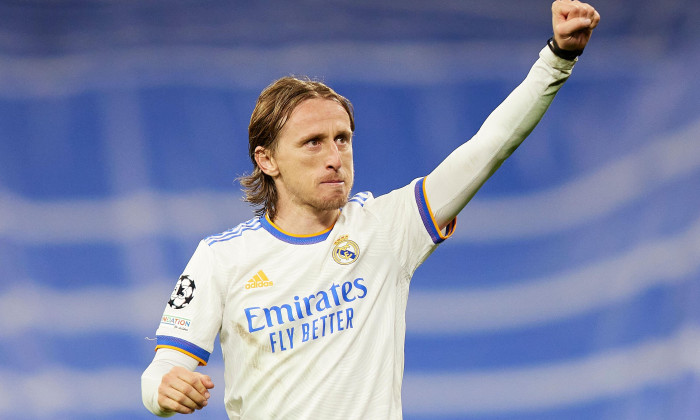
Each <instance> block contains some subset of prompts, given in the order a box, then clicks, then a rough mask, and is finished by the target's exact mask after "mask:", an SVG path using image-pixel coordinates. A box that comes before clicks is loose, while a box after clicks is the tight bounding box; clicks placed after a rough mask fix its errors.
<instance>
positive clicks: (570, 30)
mask: <svg viewBox="0 0 700 420" xmlns="http://www.w3.org/2000/svg"><path fill="white" fill-rule="evenodd" d="M591 23H592V21H591V19H589V18H587V17H578V18H573V19H569V20H567V21H566V22H561V23H559V25H558V26H557V28H556V30H557V32H558V33H559V34H560V35H561V36H563V37H568V36H570V35H572V34H574V33H576V32H578V31H582V30H585V29H589V28H590V26H591Z"/></svg>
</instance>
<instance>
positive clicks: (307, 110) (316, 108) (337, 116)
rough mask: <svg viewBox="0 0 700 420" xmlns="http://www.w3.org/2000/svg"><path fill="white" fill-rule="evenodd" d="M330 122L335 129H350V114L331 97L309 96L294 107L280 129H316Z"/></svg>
mask: <svg viewBox="0 0 700 420" xmlns="http://www.w3.org/2000/svg"><path fill="white" fill-rule="evenodd" d="M329 124H332V125H333V126H334V127H335V128H337V129H343V130H348V131H349V130H350V116H349V115H348V113H347V111H346V110H345V108H343V106H342V105H341V104H340V103H338V101H335V100H333V99H324V98H311V99H306V100H304V101H302V102H301V103H299V105H297V106H296V108H294V110H293V111H292V113H291V115H290V116H289V119H288V120H287V122H286V123H285V124H284V127H283V128H282V131H283V132H284V131H289V130H292V129H293V130H295V131H297V130H304V131H306V130H317V129H319V128H323V127H327V126H328V125H329Z"/></svg>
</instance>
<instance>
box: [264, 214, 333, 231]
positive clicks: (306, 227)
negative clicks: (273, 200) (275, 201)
mask: <svg viewBox="0 0 700 420" xmlns="http://www.w3.org/2000/svg"><path fill="white" fill-rule="evenodd" d="M339 216H340V209H334V210H323V211H318V210H316V211H304V210H303V209H299V208H295V209H289V210H287V211H285V210H283V209H277V214H276V215H275V218H274V219H273V220H272V223H274V224H275V225H276V226H277V227H279V228H280V229H282V230H283V231H285V232H287V233H289V234H292V235H314V234H316V233H319V232H323V231H324V230H326V229H328V228H330V227H331V226H333V225H334V224H335V222H336V220H338V217H339Z"/></svg>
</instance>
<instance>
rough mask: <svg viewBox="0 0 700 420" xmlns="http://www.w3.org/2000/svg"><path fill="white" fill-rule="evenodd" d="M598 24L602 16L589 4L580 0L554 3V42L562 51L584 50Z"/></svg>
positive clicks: (558, 0)
mask: <svg viewBox="0 0 700 420" xmlns="http://www.w3.org/2000/svg"><path fill="white" fill-rule="evenodd" d="M598 22H600V15H599V14H598V12H597V11H596V10H595V9H594V8H593V6H591V5H589V4H587V3H581V2H580V1H578V0H573V1H571V0H556V1H555V2H554V3H552V29H553V30H554V40H555V41H556V42H557V45H558V46H559V48H561V49H562V50H569V51H575V50H583V48H584V47H585V46H586V44H588V40H589V39H591V34H592V33H593V29H594V28H595V27H596V26H598Z"/></svg>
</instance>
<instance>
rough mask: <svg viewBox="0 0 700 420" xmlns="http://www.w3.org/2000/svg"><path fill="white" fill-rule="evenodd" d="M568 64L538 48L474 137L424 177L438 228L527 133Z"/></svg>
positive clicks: (570, 63)
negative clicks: (527, 67) (529, 65)
mask: <svg viewBox="0 0 700 420" xmlns="http://www.w3.org/2000/svg"><path fill="white" fill-rule="evenodd" d="M573 64H574V62H573V61H568V60H563V59H560V58H558V57H556V56H555V55H554V54H553V53H552V52H551V51H550V50H549V48H548V47H545V48H544V49H542V51H541V52H540V58H539V60H537V62H536V63H535V64H534V65H533V67H532V69H531V70H530V72H529V74H528V75H527V77H526V78H525V80H524V81H523V82H522V83H521V84H520V85H519V86H518V87H517V88H516V89H515V90H514V91H513V92H512V93H511V94H510V95H509V96H508V97H507V98H506V99H505V100H504V101H503V102H502V103H501V104H500V105H499V106H498V107H497V108H496V109H495V110H494V111H493V112H492V113H491V115H489V117H488V118H487V119H486V121H485V122H484V124H483V125H482V126H481V128H480V129H479V131H478V132H477V133H476V135H475V136H474V137H472V139H471V140H470V141H468V142H466V143H464V144H463V145H461V146H460V147H459V148H457V149H456V150H455V151H454V152H452V154H450V156H448V157H447V159H445V160H444V161H443V162H442V163H441V164H440V165H439V166H438V167H437V168H436V169H435V170H434V171H433V172H432V173H430V175H428V176H427V178H426V180H425V188H426V194H427V197H428V200H429V203H430V207H431V209H432V211H433V214H434V216H435V220H436V222H437V223H438V225H439V226H441V227H442V226H444V225H446V224H447V223H449V222H450V221H451V220H452V219H454V217H455V216H457V213H459V212H460V211H461V210H462V208H464V206H465V205H466V204H467V203H468V202H469V200H471V198H472V197H473V196H474V194H476V192H477V191H478V190H479V188H481V186H482V185H483V184H484V182H486V180H487V179H488V178H489V177H490V176H491V175H492V174H493V173H494V172H495V171H496V169H498V168H499V167H500V166H501V164H502V163H503V161H505V160H506V159H507V158H508V157H509V156H510V155H511V154H512V153H513V151H515V149H516V148H517V147H518V146H519V145H520V144H521V143H522V142H523V140H525V138H526V137H527V136H528V135H529V134H530V132H532V130H533V129H534V128H535V126H536V125H537V123H538V122H539V121H540V119H541V118H542V116H543V115H544V113H545V111H547V108H548V107H549V105H550V104H551V102H552V100H553V99H554V96H555V95H556V93H557V91H558V90H559V88H560V87H561V85H562V84H563V83H564V82H565V81H566V79H567V78H568V77H569V75H570V74H571V69H572V67H573Z"/></svg>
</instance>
